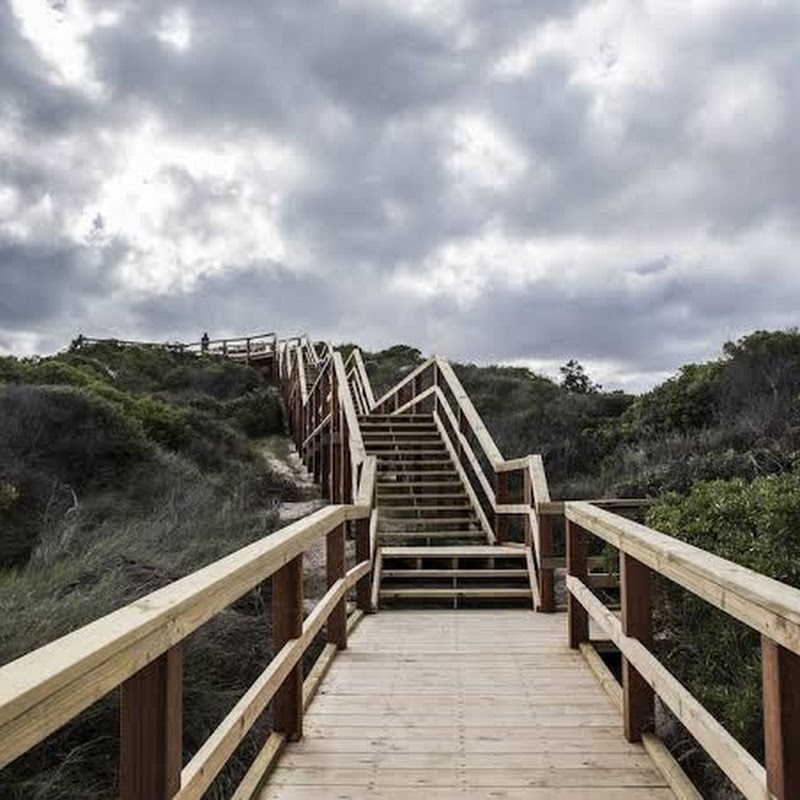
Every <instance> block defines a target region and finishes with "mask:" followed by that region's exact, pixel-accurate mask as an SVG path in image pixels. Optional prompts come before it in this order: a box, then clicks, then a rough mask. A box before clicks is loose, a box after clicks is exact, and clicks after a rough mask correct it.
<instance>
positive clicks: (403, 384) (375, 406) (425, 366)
mask: <svg viewBox="0 0 800 800" xmlns="http://www.w3.org/2000/svg"><path fill="white" fill-rule="evenodd" d="M435 361H436V358H435V356H432V357H431V358H429V359H428V360H427V361H425V362H424V363H423V364H420V366H418V367H417V368H416V369H415V370H413V371H412V372H409V373H408V375H406V377H405V378H403V379H402V380H401V381H399V382H398V383H396V384H395V385H394V386H393V387H392V388H391V389H388V390H387V391H386V392H384V393H383V394H382V395H381V396H380V397H379V398H378V399H377V400H376V401H375V402H374V404H373V406H372V410H373V411H377V410H379V409H380V407H381V406H383V405H385V404H386V401H387V400H389V398H391V397H393V396H394V395H396V394H397V393H398V392H399V391H400V390H401V389H404V388H405V387H406V386H408V385H409V384H410V383H411V382H412V381H413V380H414V378H418V377H419V376H420V375H422V374H423V373H424V372H425V370H427V369H428V368H429V367H430V366H431V365H432V364H434V363H435Z"/></svg>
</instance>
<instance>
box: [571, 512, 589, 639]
mask: <svg viewBox="0 0 800 800" xmlns="http://www.w3.org/2000/svg"><path fill="white" fill-rule="evenodd" d="M588 553H589V541H588V537H587V535H586V531H584V530H583V528H581V527H579V526H578V525H576V524H575V523H574V522H570V521H567V573H568V574H569V575H571V576H572V577H573V578H577V579H578V580H579V581H582V582H584V583H585V581H586V573H587V569H588V567H587V556H588ZM567 631H568V636H569V646H570V647H572V648H574V649H576V650H577V649H578V648H579V647H580V646H581V644H583V642H588V641H589V614H588V613H587V611H586V609H585V608H584V607H583V606H582V605H581V603H580V602H579V601H578V600H577V599H576V598H575V597H573V595H572V594H568V595H567Z"/></svg>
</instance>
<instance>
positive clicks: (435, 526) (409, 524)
mask: <svg viewBox="0 0 800 800" xmlns="http://www.w3.org/2000/svg"><path fill="white" fill-rule="evenodd" d="M381 521H382V522H390V523H392V524H394V525H397V531H394V530H392V529H391V528H389V529H387V528H385V527H383V526H382V525H380V521H379V527H378V530H379V531H380V532H381V533H417V532H418V531H420V530H423V531H425V530H427V531H429V532H430V533H434V532H435V531H437V530H439V531H440V530H442V527H441V526H442V525H450V526H452V527H451V528H450V530H459V529H461V530H463V528H462V527H461V526H466V525H469V524H474V525H475V526H476V527H477V523H476V522H475V521H474V520H471V519H465V518H464V517H463V516H462V517H442V518H441V519H434V518H430V517H429V518H428V519H419V518H416V519H415V518H414V517H383V519H382V520H381ZM445 530H447V529H446V528H445Z"/></svg>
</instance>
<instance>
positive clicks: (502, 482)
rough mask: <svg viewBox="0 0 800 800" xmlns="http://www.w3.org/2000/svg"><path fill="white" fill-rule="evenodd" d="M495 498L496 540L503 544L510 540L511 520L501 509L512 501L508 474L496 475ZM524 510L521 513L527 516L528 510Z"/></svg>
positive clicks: (499, 473)
mask: <svg viewBox="0 0 800 800" xmlns="http://www.w3.org/2000/svg"><path fill="white" fill-rule="evenodd" d="M495 497H496V498H497V504H496V505H495V509H494V538H495V541H496V542H497V543H498V544H503V542H505V541H506V539H508V523H509V520H508V518H507V514H504V513H503V512H502V511H500V509H501V508H506V507H507V506H508V505H510V503H509V501H510V500H511V492H510V489H509V477H508V473H507V472H496V473H495ZM522 508H523V511H522V512H520V513H523V514H526V513H527V511H528V509H527V508H525V507H524V506H523V507H522Z"/></svg>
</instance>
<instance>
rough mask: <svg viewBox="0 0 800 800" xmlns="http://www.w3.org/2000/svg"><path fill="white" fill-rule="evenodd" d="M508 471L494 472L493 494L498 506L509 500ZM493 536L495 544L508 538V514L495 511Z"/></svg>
mask: <svg viewBox="0 0 800 800" xmlns="http://www.w3.org/2000/svg"><path fill="white" fill-rule="evenodd" d="M508 483H509V481H508V473H507V472H495V474H494V487H495V489H494V496H495V502H496V503H497V505H498V506H500V505H506V504H507V503H508V502H510V498H511V495H510V493H509V489H508ZM494 536H495V540H496V541H497V544H503V543H504V542H505V541H506V539H508V515H507V514H501V513H500V511H499V510H498V511H496V512H495V515H494Z"/></svg>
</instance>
